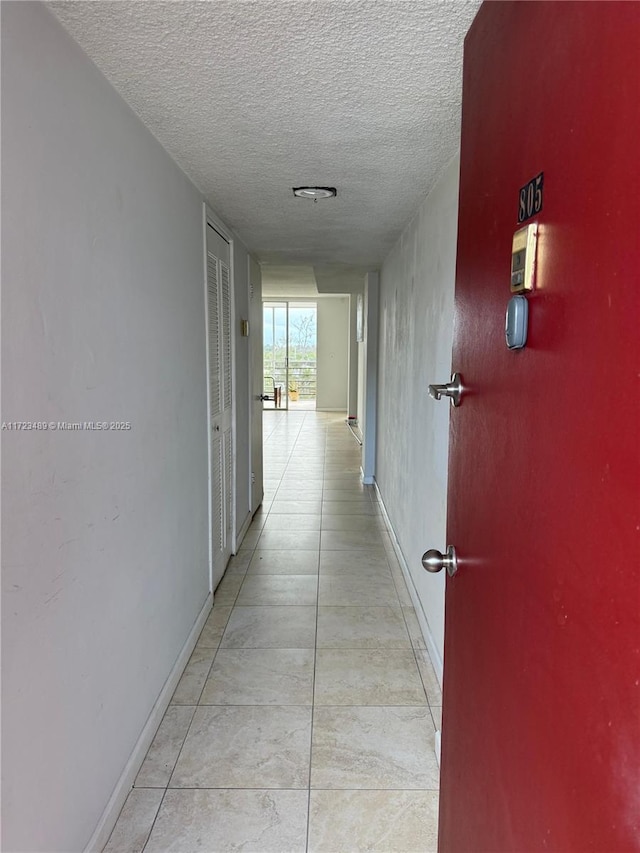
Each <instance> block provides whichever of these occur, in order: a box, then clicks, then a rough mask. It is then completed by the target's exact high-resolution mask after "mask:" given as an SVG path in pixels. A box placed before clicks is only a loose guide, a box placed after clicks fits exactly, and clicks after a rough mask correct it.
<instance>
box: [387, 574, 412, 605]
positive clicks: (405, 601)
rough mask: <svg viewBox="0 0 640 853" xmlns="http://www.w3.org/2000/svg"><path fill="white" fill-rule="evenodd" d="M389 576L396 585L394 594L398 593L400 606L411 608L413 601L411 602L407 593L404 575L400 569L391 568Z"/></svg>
mask: <svg viewBox="0 0 640 853" xmlns="http://www.w3.org/2000/svg"><path fill="white" fill-rule="evenodd" d="M391 575H392V577H393V582H394V583H395V585H396V592H397V593H398V598H399V599H400V604H402V605H403V606H405V607H413V601H412V600H411V595H410V593H409V588H408V586H407V582H406V581H405V579H404V574H403V573H402V569H394V568H393V567H392V568H391Z"/></svg>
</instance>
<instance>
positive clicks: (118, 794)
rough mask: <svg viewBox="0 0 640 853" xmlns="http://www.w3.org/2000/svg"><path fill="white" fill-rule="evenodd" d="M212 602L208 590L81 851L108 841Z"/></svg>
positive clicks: (95, 850) (95, 852)
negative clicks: (107, 800)
mask: <svg viewBox="0 0 640 853" xmlns="http://www.w3.org/2000/svg"><path fill="white" fill-rule="evenodd" d="M212 604H213V596H212V595H211V593H209V595H208V596H207V600H206V601H205V603H204V606H203V608H202V610H201V611H200V613H199V614H198V618H197V619H196V621H195V624H194V626H193V628H192V629H191V633H190V634H189V636H188V637H187V641H186V643H185V644H184V646H183V647H182V651H181V652H180V654H179V655H178V659H177V661H176V662H175V664H174V667H173V669H172V670H171V672H170V674H169V677H168V678H167V680H166V681H165V683H164V687H163V688H162V690H161V692H160V695H159V696H158V698H157V700H156V703H155V705H154V706H153V708H152V710H151V713H150V714H149V718H148V719H147V722H146V723H145V726H144V728H143V729H142V732H141V733H140V737H139V738H138V741H137V743H136V745H135V746H134V748H133V752H132V753H131V756H130V758H129V760H128V761H127V763H126V765H125V768H124V770H123V771H122V775H121V776H120V778H119V779H118V782H117V784H116V787H115V788H114V790H113V794H111V797H110V799H109V802H108V803H107V805H106V808H105V810H104V811H103V813H102V817H101V818H100V820H99V821H98V825H97V826H96V828H95V830H94V833H93V835H92V836H91V838H90V839H89V843H88V844H87V846H86V847H85V850H84V853H99V851H101V850H102V848H103V847H104V846H105V844H106V843H107V841H108V840H109V836H110V835H111V833H112V831H113V827H114V826H115V825H116V821H117V820H118V816H119V815H120V812H121V811H122V807H123V805H124V804H125V800H126V799H127V797H128V796H129V792H130V791H131V789H132V787H133V783H134V782H135V779H136V776H137V775H138V771H139V770H140V767H141V766H142V762H143V761H144V759H145V756H146V754H147V751H148V749H149V747H150V746H151V742H152V740H153V738H154V737H155V734H156V732H157V731H158V727H159V726H160V723H161V722H162V718H163V717H164V714H165V711H166V710H167V708H168V707H169V702H170V701H171V697H172V696H173V693H174V691H175V689H176V687H177V686H178V682H179V681H180V676H181V675H182V673H183V671H184V668H185V666H186V665H187V661H188V660H189V658H190V657H191V652H192V651H193V650H194V648H195V645H196V643H197V642H198V637H199V636H200V632H201V631H202V629H203V627H204V623H205V622H206V621H207V618H208V616H209V613H210V612H211V606H212Z"/></svg>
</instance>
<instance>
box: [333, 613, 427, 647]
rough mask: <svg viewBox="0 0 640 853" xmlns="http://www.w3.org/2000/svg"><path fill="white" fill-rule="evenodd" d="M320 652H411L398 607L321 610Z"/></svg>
mask: <svg viewBox="0 0 640 853" xmlns="http://www.w3.org/2000/svg"><path fill="white" fill-rule="evenodd" d="M318 648H319V649H411V642H410V640H409V635H408V633H407V629H406V626H405V623H404V619H403V618H402V612H401V610H400V608H399V607H395V608H394V607H343V606H332V607H319V608H318Z"/></svg>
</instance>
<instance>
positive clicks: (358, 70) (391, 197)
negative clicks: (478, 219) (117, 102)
mask: <svg viewBox="0 0 640 853" xmlns="http://www.w3.org/2000/svg"><path fill="white" fill-rule="evenodd" d="M479 5H480V3H479V0H454V2H452V1H451V0H448V2H437V3H435V2H428V1H427V0H394V2H380V1H379V0H364V2H363V0H313V2H303V0H295V1H294V2H289V0H252V1H251V2H246V0H210V2H190V1H189V0H184V2H168V3H165V2H161V3H158V2H152V0H150V1H147V0H144V1H143V2H131V0H123V2H110V0H101V2H84V0H83V2H54V3H51V4H50V7H51V8H52V10H53V12H54V14H55V15H57V17H58V18H59V19H60V20H61V22H62V23H63V24H64V26H65V27H66V28H67V30H68V31H69V32H70V33H71V35H72V36H73V37H74V38H75V39H76V41H78V42H79V43H80V44H81V45H82V47H83V48H84V50H85V51H86V52H87V54H88V55H89V56H90V57H91V58H92V59H93V61H94V62H95V63H96V64H97V65H98V67H99V68H100V69H101V70H102V71H103V72H104V74H105V75H106V76H107V77H108V78H109V80H110V81H111V82H112V84H113V85H114V86H115V88H116V89H117V90H118V91H119V92H120V93H121V94H122V95H123V97H124V98H125V99H126V100H127V101H128V103H129V104H130V105H131V107H132V108H133V109H134V110H135V112H136V113H137V114H138V115H139V116H140V118H141V119H142V120H143V121H144V123H145V124H146V125H147V127H149V129H150V130H151V131H152V133H153V134H154V135H155V136H156V137H157V138H158V139H159V140H160V142H161V143H162V144H163V145H164V147H165V148H166V149H167V150H168V151H169V153H170V154H171V155H172V156H173V157H174V159H175V160H176V161H177V162H178V163H179V164H180V166H181V167H182V168H183V169H184V171H185V172H186V173H187V174H188V175H189V176H190V177H191V178H192V180H193V181H194V182H195V184H196V185H197V186H198V187H199V188H200V189H201V190H202V192H203V193H204V194H205V196H206V198H207V200H208V201H209V203H210V204H211V206H212V207H213V208H214V210H215V211H216V212H217V213H218V214H219V215H220V217H221V218H222V219H223V220H224V221H225V222H226V223H227V224H228V225H229V226H230V227H231V228H233V229H234V230H235V231H236V233H237V234H238V235H239V236H240V237H241V239H242V240H243V241H244V242H245V243H246V244H247V246H248V247H249V248H250V249H251V250H252V251H254V252H255V253H256V254H257V256H258V257H259V259H260V260H261V261H268V262H271V263H273V264H283V263H284V264H289V263H292V264H297V265H305V264H311V265H314V264H317V265H324V264H336V263H339V264H348V265H361V266H364V267H371V266H376V265H377V264H379V263H380V262H381V261H382V259H383V258H384V256H385V255H386V253H387V252H388V251H389V249H390V248H391V246H392V245H393V243H394V242H395V240H396V239H397V237H398V235H399V233H400V231H401V230H402V228H403V227H404V225H405V224H406V222H407V221H408V219H409V218H410V217H411V216H412V214H413V213H414V212H415V210H416V209H417V207H418V205H419V203H420V201H421V200H422V198H423V197H424V196H425V194H426V193H427V192H428V190H429V189H430V187H431V186H432V185H433V182H434V180H435V178H436V177H437V175H438V173H439V172H440V171H441V169H442V168H443V167H444V166H445V164H446V163H447V162H448V161H449V160H450V158H451V157H452V156H453V154H454V153H455V150H456V147H457V145H458V138H459V124H460V92H461V60H462V41H463V38H464V35H465V33H466V31H467V29H468V28H469V25H470V24H471V21H472V19H473V17H474V15H475V12H476V11H477V8H478V6H479ZM305 184H312V185H328V186H335V187H337V189H338V197H337V198H336V199H329V200H326V201H320V202H318V203H313V202H310V201H307V200H304V199H296V198H294V197H293V194H292V192H291V187H293V186H298V185H305Z"/></svg>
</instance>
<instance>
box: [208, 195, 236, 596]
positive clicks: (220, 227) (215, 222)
mask: <svg viewBox="0 0 640 853" xmlns="http://www.w3.org/2000/svg"><path fill="white" fill-rule="evenodd" d="M202 214H203V215H202V262H203V278H204V322H205V341H206V348H205V360H206V377H207V484H208V495H207V503H208V511H207V516H208V531H209V592H210V593H212V592H213V591H214V590H213V544H212V543H213V506H212V501H211V495H212V485H213V484H212V467H213V460H212V458H211V422H210V421H211V400H210V398H209V390H210V387H211V386H210V382H209V295H208V290H207V227H208V226H209V225H211V226H212V228H214V229H215V230H216V231H217V232H218V233H219V234H221V235H222V237H224V239H225V240H226V241H227V242H228V243H229V280H230V281H229V284H230V288H231V440H232V443H233V453H232V455H231V468H232V470H231V553H232V554H235V553H236V550H237V547H236V546H237V542H236V538H237V531H236V492H237V489H236V468H237V465H236V454H237V435H236V323H235V313H236V306H235V302H236V300H235V292H236V289H235V269H234V267H235V257H234V244H235V237H234V234H233V231H231V230H230V229H229V228H228V227H227V226H226V225H225V223H224V222H223V221H222V220H221V219H219V218H218V216H216V214H215V213H214V212H213V211H212V210H211V208H210V207H209V205H208V204H207V203H206V202H203V204H202Z"/></svg>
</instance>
